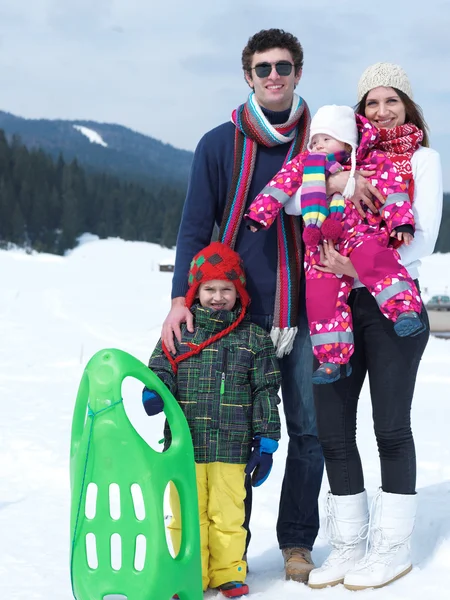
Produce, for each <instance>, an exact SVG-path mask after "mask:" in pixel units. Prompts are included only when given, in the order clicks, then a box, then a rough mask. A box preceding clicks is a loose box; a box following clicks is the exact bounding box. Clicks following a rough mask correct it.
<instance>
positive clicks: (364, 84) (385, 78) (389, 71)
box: [358, 62, 413, 102]
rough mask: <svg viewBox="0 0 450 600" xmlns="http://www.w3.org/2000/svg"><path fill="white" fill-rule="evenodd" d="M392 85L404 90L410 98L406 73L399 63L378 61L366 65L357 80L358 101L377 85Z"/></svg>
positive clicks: (409, 86) (410, 89)
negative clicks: (369, 65) (368, 65)
mask: <svg viewBox="0 0 450 600" xmlns="http://www.w3.org/2000/svg"><path fill="white" fill-rule="evenodd" d="M380 86H382V87H392V88H397V89H398V90H400V91H401V92H404V93H405V94H406V95H407V96H408V97H409V98H411V99H412V97H413V93H412V88H411V84H410V82H409V79H408V75H407V74H406V73H405V71H404V70H403V69H402V67H401V66H400V65H394V64H392V63H386V62H379V63H376V64H374V65H372V66H371V67H367V69H366V70H365V71H364V73H363V74H362V75H361V78H360V80H359V82H358V102H360V101H361V100H362V98H363V97H364V95H365V94H366V93H367V92H370V90H373V89H374V88H377V87H380Z"/></svg>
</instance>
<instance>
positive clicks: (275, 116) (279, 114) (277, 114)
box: [261, 106, 291, 125]
mask: <svg viewBox="0 0 450 600" xmlns="http://www.w3.org/2000/svg"><path fill="white" fill-rule="evenodd" d="M261 110H262V111H263V113H264V114H265V116H266V117H267V120H268V121H269V123H271V124H272V125H280V124H281V123H286V121H287V120H288V118H289V115H290V114H291V109H290V108H288V109H286V110H281V111H276V110H269V109H268V108H264V107H263V106H261Z"/></svg>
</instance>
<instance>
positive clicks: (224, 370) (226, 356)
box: [220, 348, 228, 396]
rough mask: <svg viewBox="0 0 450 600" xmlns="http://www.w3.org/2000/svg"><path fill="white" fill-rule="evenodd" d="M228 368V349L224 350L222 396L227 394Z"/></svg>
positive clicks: (221, 382)
mask: <svg viewBox="0 0 450 600" xmlns="http://www.w3.org/2000/svg"><path fill="white" fill-rule="evenodd" d="M227 366H228V348H224V349H223V371H222V378H221V381H220V395H221V396H223V395H224V393H225V377H226V371H227Z"/></svg>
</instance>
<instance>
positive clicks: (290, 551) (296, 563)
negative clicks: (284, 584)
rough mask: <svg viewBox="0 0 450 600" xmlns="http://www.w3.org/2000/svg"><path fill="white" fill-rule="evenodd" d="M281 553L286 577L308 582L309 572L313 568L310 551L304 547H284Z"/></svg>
mask: <svg viewBox="0 0 450 600" xmlns="http://www.w3.org/2000/svg"><path fill="white" fill-rule="evenodd" d="M282 553H283V558H284V570H285V573H286V579H293V580H294V581H298V582H300V583H308V577H309V574H310V572H311V571H312V570H313V569H314V568H315V567H314V563H313V561H312V559H311V552H310V551H309V550H307V549H306V548H284V549H283V550H282Z"/></svg>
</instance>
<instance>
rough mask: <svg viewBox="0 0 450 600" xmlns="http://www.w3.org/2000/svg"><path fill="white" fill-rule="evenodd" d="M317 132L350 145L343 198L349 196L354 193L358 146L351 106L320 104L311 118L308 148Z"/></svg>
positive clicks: (309, 148) (356, 130)
mask: <svg viewBox="0 0 450 600" xmlns="http://www.w3.org/2000/svg"><path fill="white" fill-rule="evenodd" d="M317 133H325V134H328V135H330V136H331V137H333V138H335V139H336V140H339V141H340V142H344V144H348V145H349V146H351V147H352V153H351V169H350V177H349V180H348V182H347V185H346V186H345V190H344V192H343V194H342V195H343V196H344V198H351V196H353V194H354V193H355V169H356V148H357V147H358V128H357V126H356V118H355V113H354V111H353V108H352V107H351V106H338V105H337V104H327V105H325V106H321V107H320V108H319V110H318V111H317V112H316V114H315V115H314V116H313V118H312V119H311V127H310V131H309V142H308V150H311V140H312V138H313V136H314V135H316V134H317Z"/></svg>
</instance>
